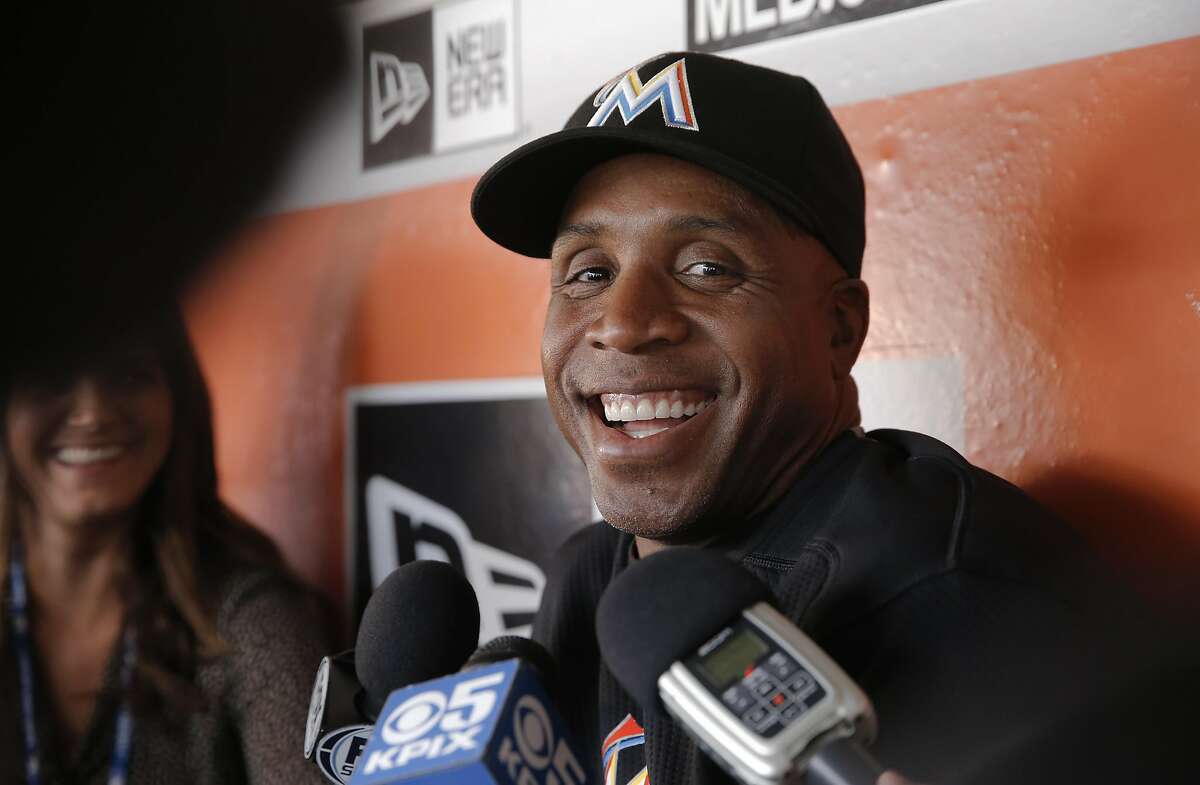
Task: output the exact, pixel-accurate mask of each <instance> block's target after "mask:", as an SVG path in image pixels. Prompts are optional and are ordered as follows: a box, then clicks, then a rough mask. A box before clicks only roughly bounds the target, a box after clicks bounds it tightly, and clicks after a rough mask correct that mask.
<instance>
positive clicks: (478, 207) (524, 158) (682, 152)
mask: <svg viewBox="0 0 1200 785" xmlns="http://www.w3.org/2000/svg"><path fill="white" fill-rule="evenodd" d="M678 133H679V138H667V137H664V136H663V134H662V133H661V132H658V133H653V132H645V131H641V130H639V129H636V128H628V127H621V128H603V127H602V128H568V129H565V130H563V131H558V132H557V133H553V134H550V135H549V136H544V137H542V138H540V139H535V140H534V141H532V142H529V143H528V144H525V145H523V146H521V147H518V148H517V149H516V150H514V151H513V152H511V153H509V154H508V155H506V156H505V157H504V158H502V159H500V160H499V161H497V162H496V164H495V165H494V166H492V168H491V169H489V170H488V171H487V172H485V173H484V174H483V176H482V177H481V178H480V179H479V182H478V183H477V184H476V186H475V191H474V193H473V194H472V195H471V216H472V217H473V218H474V219H475V223H476V224H477V225H478V226H479V228H480V229H481V230H483V233H484V234H486V235H487V236H488V237H490V238H491V239H492V240H494V241H495V242H496V243H498V244H500V245H502V246H504V247H505V248H507V249H509V250H510V251H515V252H516V253H519V254H521V255H523V256H531V257H535V258H541V259H547V258H549V257H550V249H551V247H552V246H553V244H554V238H555V236H556V235H557V233H558V224H559V220H560V219H561V217H562V211H563V208H564V207H565V205H566V201H567V197H568V196H570V194H571V190H572V189H573V188H574V187H575V185H576V184H577V183H578V182H579V180H580V179H581V178H582V177H583V176H584V175H585V174H587V172H588V171H589V170H591V169H592V168H593V167H595V166H597V165H599V164H602V163H604V162H605V161H609V160H611V159H613V158H617V157H619V156H622V155H627V154H629V153H639V152H654V153H663V154H666V155H671V156H674V157H676V158H682V159H684V160H686V161H691V162H693V163H696V164H699V165H701V166H703V167H704V168H706V169H709V170H712V171H714V172H716V173H717V174H721V175H724V176H725V177H728V178H729V179H731V180H733V181H735V182H737V183H740V184H742V185H744V186H746V187H747V188H749V189H750V190H751V191H753V192H755V193H757V194H759V195H760V196H762V197H764V198H766V199H767V200H768V201H770V202H772V203H774V204H775V205H776V206H777V207H779V208H780V209H782V210H783V212H784V213H785V214H787V215H789V216H791V217H793V218H794V219H796V220H797V221H799V222H800V224H801V225H802V226H811V225H812V216H811V215H808V214H807V213H808V211H806V210H803V209H802V207H801V206H800V205H797V204H795V201H794V199H792V198H789V197H788V196H787V195H786V194H785V192H784V191H783V190H782V189H781V188H780V187H779V185H778V184H777V183H774V182H772V181H771V180H769V179H768V178H765V177H763V176H762V175H761V174H759V173H758V172H756V171H754V170H752V169H750V168H749V167H747V166H745V165H743V164H741V163H740V162H738V161H735V160H734V159H732V158H729V157H727V156H725V155H723V154H721V153H719V152H716V151H714V150H713V149H712V148H711V147H707V146H703V145H699V144H693V143H690V142H688V141H687V138H686V134H687V133H688V132H686V131H680V132H678Z"/></svg>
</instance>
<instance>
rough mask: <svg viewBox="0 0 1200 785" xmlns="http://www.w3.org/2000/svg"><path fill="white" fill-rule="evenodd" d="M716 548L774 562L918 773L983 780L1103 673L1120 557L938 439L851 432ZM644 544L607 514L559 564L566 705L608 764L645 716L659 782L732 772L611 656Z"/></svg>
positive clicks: (758, 564) (558, 630) (554, 608)
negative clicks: (1104, 600)
mask: <svg viewBox="0 0 1200 785" xmlns="http://www.w3.org/2000/svg"><path fill="white" fill-rule="evenodd" d="M711 547H717V548H720V549H722V550H724V551H725V552H727V553H728V554H729V555H730V556H731V557H732V558H734V559H737V560H739V561H740V562H741V563H742V564H743V566H745V567H746V568H747V569H749V570H750V571H751V572H753V573H755V574H756V575H758V577H760V578H762V579H763V580H764V581H765V582H766V583H767V584H768V585H769V586H770V587H771V588H772V590H773V592H774V594H775V597H776V599H777V605H778V607H779V608H780V609H781V610H782V611H783V612H784V613H785V615H787V616H788V617H789V618H790V619H791V620H792V621H794V622H795V623H797V624H798V625H799V626H801V627H802V628H803V629H805V630H806V631H807V632H808V633H809V635H810V636H812V637H813V638H814V639H815V640H816V641H817V642H818V643H819V644H820V645H821V646H822V647H823V648H825V650H826V651H827V652H828V653H829V654H831V655H832V656H833V657H834V659H835V660H837V661H838V663H839V664H840V665H841V666H842V667H843V668H844V669H845V670H846V671H847V672H848V673H849V674H850V676H851V677H852V678H854V679H855V680H856V681H857V682H858V683H859V684H860V685H861V686H862V687H863V689H864V690H865V691H866V692H867V694H868V695H869V696H870V697H871V699H872V701H873V703H874V705H875V709H876V712H877V715H878V718H879V727H880V731H879V736H878V739H877V741H876V743H875V746H874V752H875V754H876V755H877V757H878V758H879V760H880V761H881V762H882V763H883V764H884V765H886V766H888V767H891V768H897V769H899V770H901V771H903V772H904V773H905V774H906V775H907V776H910V777H913V778H916V779H918V780H923V781H928V782H956V781H959V782H961V781H966V780H968V779H969V778H970V777H972V776H974V775H975V774H976V773H977V772H978V771H979V770H980V769H981V768H982V767H986V761H988V760H990V759H992V758H994V757H995V756H997V755H1002V754H1004V753H1005V751H1007V750H1010V749H1011V748H1012V747H1013V746H1014V745H1016V744H1019V743H1020V740H1021V738H1022V737H1023V736H1024V735H1025V734H1026V733H1027V732H1028V731H1029V730H1030V728H1031V727H1033V726H1034V725H1036V724H1037V722H1038V721H1040V720H1041V719H1042V718H1044V717H1046V716H1047V715H1048V714H1053V713H1055V712H1057V711H1058V710H1059V709H1060V708H1061V707H1065V706H1068V705H1074V704H1075V703H1076V702H1077V701H1078V699H1079V697H1080V695H1081V694H1083V693H1084V692H1086V691H1087V690H1090V689H1091V685H1092V683H1093V682H1094V678H1093V669H1092V668H1090V667H1088V665H1089V661H1093V660H1094V659H1095V657H1094V655H1095V646H1096V645H1097V640H1098V639H1097V638H1096V637H1095V636H1094V634H1093V628H1092V626H1091V622H1092V620H1093V619H1092V617H1091V615H1090V612H1089V611H1090V609H1092V608H1094V607H1096V604H1097V601H1098V597H1099V596H1100V595H1099V594H1098V592H1103V591H1104V586H1105V584H1106V578H1105V574H1104V570H1103V569H1102V568H1101V567H1100V566H1099V565H1097V563H1096V562H1094V561H1093V559H1092V558H1091V557H1090V555H1089V554H1088V552H1087V550H1086V549H1085V548H1084V547H1083V546H1082V544H1081V541H1080V540H1079V538H1078V537H1077V536H1076V535H1075V533H1074V532H1073V531H1072V530H1070V529H1069V528H1068V527H1067V526H1065V525H1064V524H1063V523H1062V522H1061V521H1059V520H1058V519H1056V518H1055V517H1054V516H1053V515H1051V514H1050V513H1049V512H1047V511H1046V510H1045V509H1043V508H1042V507H1040V506H1039V505H1038V504H1037V503H1035V502H1034V501H1033V500H1032V499H1030V498H1029V497H1028V496H1026V495H1025V494H1024V493H1022V492H1021V491H1020V490H1019V489H1017V488H1016V487H1014V486H1012V485H1010V484H1009V483H1007V482H1005V481H1004V480H1001V479H1000V478H998V477H996V476H995V475H992V474H989V473H988V472H985V471H983V470H981V469H979V468H977V467H974V466H972V465H971V464H969V463H967V461H966V460H965V459H963V458H962V457H961V456H960V455H958V454H957V453H956V452H954V451H953V450H952V449H951V448H949V447H947V446H946V445H944V444H942V443H940V442H938V441H936V440H934V439H931V438H929V437H925V436H921V435H919V434H913V433H907V432H903V431H875V432H872V433H871V434H868V435H866V436H862V435H858V434H856V433H853V432H850V433H847V434H845V435H843V436H841V437H840V438H838V439H837V440H835V441H834V442H833V443H832V444H831V445H829V446H828V447H827V448H826V449H825V450H824V451H823V452H822V453H821V455H819V456H818V457H817V458H816V459H815V460H814V461H813V463H812V464H811V465H810V466H809V467H808V468H807V469H806V471H805V472H804V474H803V476H802V477H801V478H800V479H799V480H798V481H797V483H796V484H795V486H794V487H793V488H792V489H791V490H790V491H789V492H788V494H787V495H786V496H785V497H784V498H783V499H781V500H780V501H779V502H778V503H777V504H776V505H774V507H773V508H772V509H770V510H768V511H767V512H766V513H765V514H763V515H761V516H758V517H757V518H755V519H752V520H747V521H744V522H741V523H740V524H738V525H735V526H732V527H731V529H730V531H729V533H728V536H727V537H726V538H725V539H724V540H723V541H721V542H720V543H718V544H716V545H714V546H711ZM631 548H632V537H631V536H630V535H627V534H623V533H621V532H618V531H616V530H614V529H613V528H611V527H610V526H608V525H607V524H604V523H599V524H594V525H592V526H590V527H588V528H587V529H584V530H583V531H581V532H579V533H578V534H577V535H575V536H574V537H573V538H572V539H571V540H570V541H568V543H567V544H566V545H565V546H564V547H563V548H562V549H561V551H560V552H559V554H558V556H557V559H556V561H555V563H554V564H553V565H552V567H551V569H550V571H549V576H548V581H547V586H546V591H545V594H544V596H543V602H542V607H541V609H540V611H539V613H538V617H537V619H536V621H535V624H534V637H535V638H536V639H537V640H538V641H540V642H541V643H542V644H543V645H545V646H546V647H547V648H548V649H549V651H550V652H551V654H552V655H554V657H555V658H556V660H557V661H558V663H559V666H560V669H561V674H560V683H559V684H558V685H557V687H558V700H559V705H560V707H562V708H563V710H564V715H565V718H566V721H567V722H568V724H570V725H571V726H572V728H573V729H574V731H575V732H576V734H577V735H578V741H579V742H580V743H581V744H582V745H583V746H582V749H583V751H584V755H586V756H588V757H589V758H590V763H591V767H592V768H591V773H592V775H593V776H598V774H599V771H600V763H601V760H600V756H601V749H600V745H601V741H602V740H603V739H604V738H605V737H606V736H608V735H609V733H610V731H612V730H613V729H614V728H617V727H618V726H619V725H620V724H621V723H622V721H623V720H624V719H625V717H626V715H628V714H632V715H633V716H634V717H635V718H636V719H637V720H638V721H639V722H640V723H641V725H643V726H644V727H645V737H646V742H645V747H644V751H645V757H646V760H647V761H648V764H649V779H650V782H651V783H652V784H653V785H670V784H671V783H703V782H728V781H729V780H728V777H727V776H726V775H724V774H723V773H722V772H721V771H720V770H719V769H718V768H717V767H716V765H715V764H713V763H712V762H711V761H709V760H708V759H707V758H706V757H705V756H704V755H703V754H702V753H700V752H698V751H697V749H696V747H695V745H694V744H693V743H692V742H691V740H690V739H688V738H687V737H686V735H685V734H684V733H683V732H682V730H681V729H680V728H679V727H678V726H677V725H676V724H675V723H674V722H673V721H672V720H671V719H670V718H669V717H667V716H665V715H662V714H660V713H658V712H656V711H654V710H649V709H643V708H641V707H638V706H636V705H635V704H634V703H633V701H632V700H631V699H630V698H629V697H628V696H627V695H626V694H625V693H624V691H623V690H622V689H621V688H620V686H619V685H618V684H617V682H616V680H615V679H614V678H613V676H612V674H611V673H609V672H608V670H607V668H606V667H605V665H604V663H603V662H601V660H600V656H599V652H598V649H597V644H596V639H595V632H594V613H595V608H596V604H597V602H598V600H599V597H600V595H601V594H602V593H603V591H604V589H605V587H606V586H607V585H608V583H609V582H610V581H611V580H612V579H613V577H615V576H616V575H617V574H619V573H620V572H621V570H622V569H624V567H625V566H626V565H627V564H628V560H629V557H630V553H631ZM664 623H669V620H664ZM1064 673H1065V674H1066V675H1067V677H1066V678H1065V679H1064V678H1063V675H1064ZM625 768H626V766H622V769H625ZM597 781H602V780H599V779H598V780H597ZM618 785H625V781H624V780H618Z"/></svg>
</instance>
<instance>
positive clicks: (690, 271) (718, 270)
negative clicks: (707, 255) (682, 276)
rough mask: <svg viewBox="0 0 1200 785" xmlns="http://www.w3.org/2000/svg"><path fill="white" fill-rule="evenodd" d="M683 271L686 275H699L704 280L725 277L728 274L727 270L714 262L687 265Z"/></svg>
mask: <svg viewBox="0 0 1200 785" xmlns="http://www.w3.org/2000/svg"><path fill="white" fill-rule="evenodd" d="M683 271H684V273H686V274H687V275H700V276H703V277H705V278H712V277H715V276H718V275H727V274H728V273H729V270H728V269H726V268H725V267H724V266H722V265H719V264H717V263H716V262H696V263H695V264H689V265H688V266H687V267H685V268H684V270H683Z"/></svg>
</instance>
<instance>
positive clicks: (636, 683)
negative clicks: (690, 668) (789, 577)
mask: <svg viewBox="0 0 1200 785" xmlns="http://www.w3.org/2000/svg"><path fill="white" fill-rule="evenodd" d="M771 599H772V598H771V590H770V589H768V588H767V586H766V585H765V584H764V583H762V582H761V581H760V580H758V579H757V578H755V577H754V576H753V575H751V574H750V573H748V572H746V571H745V570H744V569H742V568H741V567H739V566H738V565H737V564H735V563H734V562H733V561H731V560H730V559H729V558H728V557H727V556H724V555H722V554H721V553H719V552H717V551H710V550H703V549H700V548H687V547H679V548H671V549H669V550H665V551H662V552H660V553H656V554H654V555H653V556H649V557H647V558H645V559H642V560H641V561H638V562H636V563H634V564H632V565H630V566H629V567H628V568H627V569H626V570H625V571H624V572H623V573H621V574H620V575H618V576H617V578H616V580H614V581H613V582H612V584H611V585H610V586H609V587H608V589H607V590H606V591H605V592H604V595H603V596H602V597H601V598H600V605H599V607H598V608H597V611H596V637H597V639H598V641H599V643H600V653H601V655H602V656H603V657H604V662H605V664H607V665H608V668H609V670H610V671H612V673H613V675H614V676H616V677H617V681H619V682H620V683H621V686H622V687H624V688H625V691H626V692H628V693H629V694H630V695H631V696H632V697H633V699H634V700H636V701H637V702H638V704H640V705H641V706H643V707H650V706H656V705H657V704H658V677H659V676H661V675H662V674H663V673H664V672H665V671H666V670H667V668H669V667H670V666H671V663H673V662H675V661H677V660H681V659H683V658H685V657H687V656H688V655H690V654H692V653H693V652H695V651H696V650H697V649H698V648H700V646H701V645H702V644H703V643H704V642H705V641H707V640H708V639H709V638H711V637H712V636H713V635H715V634H716V633H717V632H719V631H720V630H721V628H722V627H723V626H725V625H726V624H728V623H729V622H731V621H733V620H734V619H735V618H737V616H738V615H739V614H740V613H741V612H742V610H743V609H745V608H748V607H750V606H751V605H754V604H755V603H757V602H759V601H762V600H766V601H768V602H770V601H771Z"/></svg>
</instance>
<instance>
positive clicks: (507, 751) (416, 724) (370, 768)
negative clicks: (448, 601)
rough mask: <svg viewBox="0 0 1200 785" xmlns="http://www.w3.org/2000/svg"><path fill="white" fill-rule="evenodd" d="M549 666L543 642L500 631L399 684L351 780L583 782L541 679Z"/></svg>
mask: <svg viewBox="0 0 1200 785" xmlns="http://www.w3.org/2000/svg"><path fill="white" fill-rule="evenodd" d="M555 670H556V669H555V666H554V660H553V658H551V656H550V654H549V652H547V651H546V650H545V649H544V648H542V647H541V646H540V645H538V644H537V643H535V642H534V641H531V640H528V639H525V638H520V637H517V636H505V637H502V638H496V639H495V640H493V641H491V642H490V643H487V644H485V645H484V646H482V647H481V648H480V649H479V650H478V651H476V652H475V653H474V654H472V655H471V656H470V658H468V659H467V662H466V665H464V666H463V669H462V671H461V672H460V673H456V674H454V675H453V676H447V677H444V678H441V679H435V680H433V681H429V682H425V683H424V684H416V685H413V686H411V687H406V688H404V689H400V690H397V691H396V692H394V693H392V695H391V697H389V698H388V700H387V705H385V706H384V708H383V711H382V712H380V714H379V722H378V723H377V725H376V729H375V733H374V734H373V735H372V737H371V739H370V741H369V742H368V744H367V747H366V749H365V750H364V752H363V757H362V758H361V760H362V763H361V765H360V766H359V767H358V768H357V769H356V770H355V772H354V776H353V777H352V778H351V780H350V785H395V784H398V783H422V784H423V785H435V783H436V784H437V785H451V783H454V784H455V785H459V784H460V783H472V784H473V785H474V784H475V783H480V784H481V785H484V784H486V785H501V784H502V783H503V784H505V785H508V784H510V783H511V785H586V783H587V775H586V774H585V773H584V770H583V766H581V765H580V763H579V756H578V755H577V753H576V750H577V749H578V748H577V747H575V746H574V745H573V743H572V742H571V741H570V740H569V736H568V732H567V728H566V725H565V723H563V721H562V718H561V717H560V716H559V714H558V712H557V711H556V710H555V709H554V704H553V702H552V701H551V700H550V698H549V695H548V693H547V691H546V689H545V687H544V685H545V684H552V683H554V682H553V680H554V674H555Z"/></svg>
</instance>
